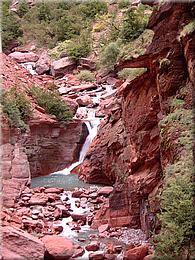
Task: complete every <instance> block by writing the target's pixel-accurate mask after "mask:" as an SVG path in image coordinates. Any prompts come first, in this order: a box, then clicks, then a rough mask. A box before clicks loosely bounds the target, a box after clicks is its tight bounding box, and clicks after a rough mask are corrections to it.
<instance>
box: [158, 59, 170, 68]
mask: <svg viewBox="0 0 195 260" xmlns="http://www.w3.org/2000/svg"><path fill="white" fill-rule="evenodd" d="M170 64H171V61H170V60H169V59H167V58H163V59H161V60H160V61H159V68H160V69H161V70H166V69H167V68H168V67H169V65H170Z"/></svg>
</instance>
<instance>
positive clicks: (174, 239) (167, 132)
mask: <svg viewBox="0 0 195 260" xmlns="http://www.w3.org/2000/svg"><path fill="white" fill-rule="evenodd" d="M183 104H184V102H183V100H178V99H175V98H174V99H173V100H172V102H171V103H170V105H171V107H172V109H173V112H171V113H170V114H168V115H167V116H166V117H165V118H164V119H163V120H161V123H160V128H161V147H162V143H165V142H167V143H169V146H170V148H171V149H172V150H173V151H174V161H173V163H171V164H170V165H167V167H166V168H165V171H164V188H163V192H162V195H161V213H160V214H159V219H160V220H161V223H162V228H161V232H160V234H159V235H157V236H155V240H156V241H157V244H156V250H155V252H156V255H157V257H156V258H155V259H177V258H178V257H179V256H180V255H181V252H182V247H183V246H184V247H185V248H186V250H188V252H189V250H190V240H191V238H192V225H193V219H194V211H193V189H194V183H193V182H192V178H193V174H194V172H193V167H194V166H193V153H192V144H193V122H192V116H193V115H192V110H187V109H184V108H182V106H183ZM176 130H177V134H176V135H175V132H176ZM181 151H182V152H181ZM178 259H179V258H178Z"/></svg>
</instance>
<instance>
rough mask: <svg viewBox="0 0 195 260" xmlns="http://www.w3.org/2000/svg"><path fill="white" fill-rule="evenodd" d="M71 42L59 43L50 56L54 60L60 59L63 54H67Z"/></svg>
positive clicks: (50, 52)
mask: <svg viewBox="0 0 195 260" xmlns="http://www.w3.org/2000/svg"><path fill="white" fill-rule="evenodd" d="M69 42H70V40H66V41H63V42H59V43H58V44H57V45H56V46H55V47H54V48H53V49H51V50H50V51H49V55H50V56H51V58H53V59H58V58H59V57H60V54H61V53H66V46H67V44H68V43H69Z"/></svg>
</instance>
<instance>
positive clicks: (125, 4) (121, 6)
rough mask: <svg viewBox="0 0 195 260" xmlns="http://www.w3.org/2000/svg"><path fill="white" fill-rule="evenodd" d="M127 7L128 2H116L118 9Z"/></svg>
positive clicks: (122, 0) (123, 0) (121, 0)
mask: <svg viewBox="0 0 195 260" xmlns="http://www.w3.org/2000/svg"><path fill="white" fill-rule="evenodd" d="M129 5H130V1H129V0H119V2H118V7H119V9H123V8H126V7H128V6H129Z"/></svg>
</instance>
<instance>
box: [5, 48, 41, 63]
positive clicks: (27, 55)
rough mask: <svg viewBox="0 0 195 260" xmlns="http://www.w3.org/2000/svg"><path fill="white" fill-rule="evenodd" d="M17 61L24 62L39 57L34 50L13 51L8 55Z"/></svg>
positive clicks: (35, 59) (33, 60)
mask: <svg viewBox="0 0 195 260" xmlns="http://www.w3.org/2000/svg"><path fill="white" fill-rule="evenodd" d="M8 56H9V57H11V58H12V59H14V60H15V61H17V62H18V63H24V62H36V61H37V60H38V59H39V57H38V55H37V54H35V53H34V52H19V51H15V52H12V53H10V54H9V55H8Z"/></svg>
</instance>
